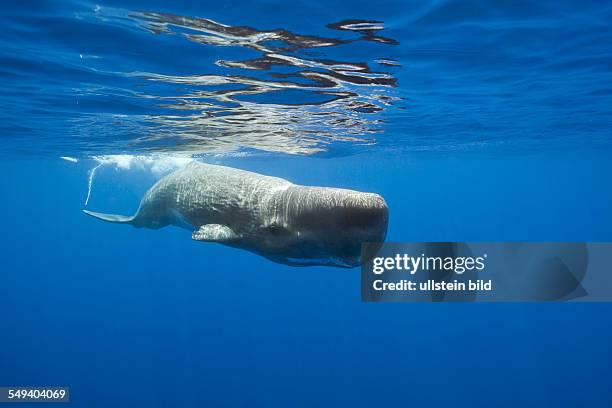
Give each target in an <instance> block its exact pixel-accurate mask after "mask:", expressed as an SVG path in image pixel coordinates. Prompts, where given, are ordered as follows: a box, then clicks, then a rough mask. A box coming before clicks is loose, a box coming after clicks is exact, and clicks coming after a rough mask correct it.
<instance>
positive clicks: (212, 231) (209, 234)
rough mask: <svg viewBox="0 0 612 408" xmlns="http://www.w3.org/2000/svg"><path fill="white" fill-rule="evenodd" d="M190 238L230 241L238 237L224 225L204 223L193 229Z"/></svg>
mask: <svg viewBox="0 0 612 408" xmlns="http://www.w3.org/2000/svg"><path fill="white" fill-rule="evenodd" d="M191 238H193V239H194V240H196V241H211V242H230V241H234V240H237V239H239V238H240V237H239V236H238V235H237V234H236V233H235V232H234V231H232V229H231V228H230V227H228V226H226V225H221V224H206V225H202V226H201V227H200V229H198V230H197V231H194V232H193V234H191Z"/></svg>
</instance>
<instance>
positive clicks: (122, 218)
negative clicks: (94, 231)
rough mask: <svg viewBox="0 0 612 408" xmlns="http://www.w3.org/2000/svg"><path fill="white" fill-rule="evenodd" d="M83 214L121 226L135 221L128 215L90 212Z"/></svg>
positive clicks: (85, 211)
mask: <svg viewBox="0 0 612 408" xmlns="http://www.w3.org/2000/svg"><path fill="white" fill-rule="evenodd" d="M83 212H84V213H85V214H87V215H91V216H92V217H94V218H98V219H100V220H103V221H108V222H115V223H119V224H129V223H131V222H132V221H133V220H134V217H133V216H127V215H116V214H103V213H98V212H93V211H89V210H83Z"/></svg>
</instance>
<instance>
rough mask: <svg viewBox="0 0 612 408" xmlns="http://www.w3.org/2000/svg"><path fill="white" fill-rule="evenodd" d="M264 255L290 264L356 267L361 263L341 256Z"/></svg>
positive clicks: (274, 260)
mask: <svg viewBox="0 0 612 408" xmlns="http://www.w3.org/2000/svg"><path fill="white" fill-rule="evenodd" d="M264 256H265V257H266V258H268V259H269V260H271V261H273V262H276V263H281V264H285V265H289V266H337V267H340V268H355V267H357V266H359V265H361V263H360V262H359V261H358V260H356V261H348V260H345V259H341V258H279V257H274V256H266V255H264Z"/></svg>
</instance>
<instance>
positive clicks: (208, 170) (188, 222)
mask: <svg viewBox="0 0 612 408" xmlns="http://www.w3.org/2000/svg"><path fill="white" fill-rule="evenodd" d="M83 211H84V212H85V213H86V214H88V215H91V216H93V217H95V218H98V219H101V220H104V221H108V222H113V223H122V224H131V225H133V226H134V227H145V228H153V229H157V228H162V227H165V226H167V225H175V226H179V227H182V228H187V229H189V230H191V231H192V238H193V239H194V240H197V241H204V242H218V243H221V244H224V245H228V246H232V247H236V248H241V249H245V250H248V251H251V252H254V253H256V254H259V255H262V256H264V257H266V258H268V259H270V260H272V261H274V262H279V263H283V264H287V265H295V266H303V265H330V266H341V267H354V266H358V265H359V264H360V258H361V244H362V243H364V242H383V241H384V239H385V236H386V233H387V223H388V208H387V204H386V202H385V200H384V199H383V198H382V197H381V196H380V195H378V194H374V193H363V192H358V191H353V190H346V189H340V188H330V187H310V186H300V185H296V184H293V183H291V182H289V181H287V180H284V179H282V178H278V177H270V176H265V175H261V174H257V173H253V172H249V171H245V170H239V169H235V168H231V167H225V166H217V165H211V164H204V163H200V162H196V161H194V162H191V163H190V164H188V165H187V166H186V167H184V168H183V169H180V170H177V171H175V172H173V173H171V174H169V175H167V176H165V177H164V178H162V179H160V180H159V181H158V182H157V183H156V184H155V185H154V186H153V187H151V188H150V189H149V191H147V193H146V194H145V195H144V197H143V198H142V200H141V202H140V206H139V208H138V211H137V212H136V214H135V215H133V216H124V215H114V214H103V213H97V212H93V211H88V210H83Z"/></svg>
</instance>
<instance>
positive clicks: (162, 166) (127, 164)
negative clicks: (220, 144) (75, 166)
mask: <svg viewBox="0 0 612 408" xmlns="http://www.w3.org/2000/svg"><path fill="white" fill-rule="evenodd" d="M92 159H93V160H94V161H95V162H96V165H95V166H94V167H93V168H92V169H91V171H90V172H89V180H88V188H87V198H86V199H85V206H87V204H88V203H89V198H90V197H91V190H92V185H93V180H94V176H95V174H96V171H97V170H98V169H99V168H100V167H102V166H105V167H106V166H110V167H113V168H114V169H115V170H117V171H119V170H121V171H128V170H139V171H146V172H150V173H152V174H154V175H156V176H160V175H163V174H165V173H169V172H171V171H173V170H176V169H179V168H182V167H184V166H186V165H187V164H189V163H191V162H192V161H194V159H193V158H192V157H189V156H171V155H168V154H152V155H147V156H144V155H142V156H134V155H129V154H112V155H101V156H93V157H92ZM65 160H66V159H65ZM69 161H70V160H69Z"/></svg>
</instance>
